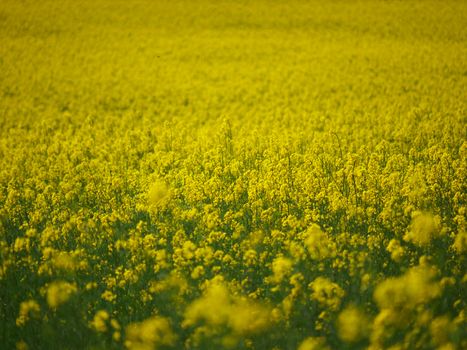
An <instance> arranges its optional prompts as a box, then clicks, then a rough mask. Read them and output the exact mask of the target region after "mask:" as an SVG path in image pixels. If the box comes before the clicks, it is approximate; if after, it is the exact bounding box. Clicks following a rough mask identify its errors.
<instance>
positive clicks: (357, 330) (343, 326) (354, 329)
mask: <svg viewBox="0 0 467 350" xmlns="http://www.w3.org/2000/svg"><path fill="white" fill-rule="evenodd" d="M337 329H338V332H339V337H340V338H341V339H342V340H344V341H346V342H356V341H359V340H361V339H362V338H365V337H366V336H367V335H368V330H369V322H368V319H367V317H366V315H365V314H364V313H363V312H362V311H361V310H360V309H358V308H357V307H355V306H348V307H347V308H345V309H344V310H343V311H342V312H341V313H340V314H339V316H338V318H337Z"/></svg>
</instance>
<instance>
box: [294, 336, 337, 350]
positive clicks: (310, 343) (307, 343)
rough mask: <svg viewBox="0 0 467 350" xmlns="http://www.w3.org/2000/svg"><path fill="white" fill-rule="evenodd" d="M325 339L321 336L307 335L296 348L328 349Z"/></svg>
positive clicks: (305, 349)
mask: <svg viewBox="0 0 467 350" xmlns="http://www.w3.org/2000/svg"><path fill="white" fill-rule="evenodd" d="M329 349H330V347H329V346H327V345H326V341H325V339H324V338H322V337H308V338H306V339H305V340H304V341H302V342H301V343H300V345H299V346H298V348H297V350H329Z"/></svg>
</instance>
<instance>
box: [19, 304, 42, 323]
mask: <svg viewBox="0 0 467 350" xmlns="http://www.w3.org/2000/svg"><path fill="white" fill-rule="evenodd" d="M39 312H40V306H39V304H38V303H37V302H36V301H35V300H32V299H30V300H27V301H23V302H22V303H21V304H20V305H19V315H18V318H17V319H16V325H17V326H24V325H25V324H26V322H27V321H28V320H29V319H30V317H37V316H38V315H39Z"/></svg>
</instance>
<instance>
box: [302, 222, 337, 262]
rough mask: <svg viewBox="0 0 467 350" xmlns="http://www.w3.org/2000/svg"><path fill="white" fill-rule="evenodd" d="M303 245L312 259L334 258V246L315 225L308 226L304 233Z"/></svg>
mask: <svg viewBox="0 0 467 350" xmlns="http://www.w3.org/2000/svg"><path fill="white" fill-rule="evenodd" d="M305 245H306V247H307V249H308V253H309V254H310V256H311V257H312V258H313V259H316V260H320V259H325V258H328V257H332V256H335V251H336V247H335V244H334V243H333V242H332V241H331V240H330V239H329V237H328V236H327V234H326V233H324V232H323V231H321V229H320V228H319V226H318V225H316V224H313V225H312V226H310V227H309V228H308V230H307V231H306V235H305Z"/></svg>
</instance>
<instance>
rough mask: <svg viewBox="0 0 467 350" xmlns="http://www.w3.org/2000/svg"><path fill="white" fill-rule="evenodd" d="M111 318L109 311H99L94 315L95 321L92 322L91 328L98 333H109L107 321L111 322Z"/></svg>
mask: <svg viewBox="0 0 467 350" xmlns="http://www.w3.org/2000/svg"><path fill="white" fill-rule="evenodd" d="M109 318H110V316H109V314H108V312H107V311H105V310H99V311H97V312H96V314H95V315H94V318H93V320H92V321H91V327H92V328H94V329H95V330H96V331H98V332H101V333H103V332H106V331H107V321H108V320H109Z"/></svg>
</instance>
